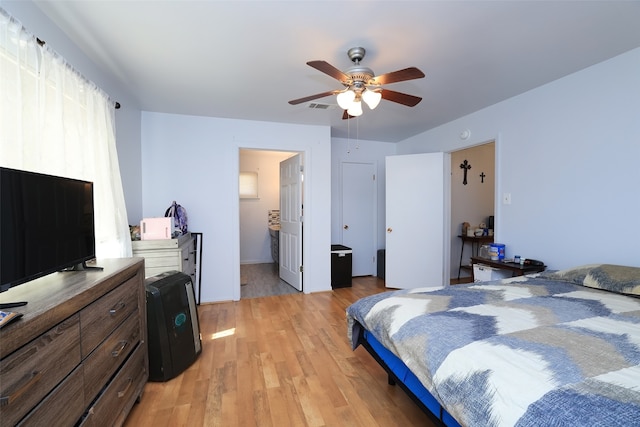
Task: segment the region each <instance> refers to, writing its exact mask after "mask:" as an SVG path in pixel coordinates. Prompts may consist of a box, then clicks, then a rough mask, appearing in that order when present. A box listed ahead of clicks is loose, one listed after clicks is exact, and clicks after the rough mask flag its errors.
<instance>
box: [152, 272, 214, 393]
mask: <svg viewBox="0 0 640 427" xmlns="http://www.w3.org/2000/svg"><path fill="white" fill-rule="evenodd" d="M145 290H146V295H147V330H148V338H147V342H148V347H149V381H167V380H170V379H171V378H174V377H175V376H177V375H178V374H180V373H182V372H183V371H184V370H185V369H187V368H188V367H189V366H191V364H193V362H195V361H196V359H197V358H198V356H199V355H200V353H201V352H202V340H201V338H200V325H199V322H198V311H197V307H196V300H195V295H194V291H193V283H192V281H191V277H189V276H188V275H187V274H184V273H181V272H178V271H168V272H166V273H161V274H158V275H157V276H153V277H149V278H147V279H146V280H145Z"/></svg>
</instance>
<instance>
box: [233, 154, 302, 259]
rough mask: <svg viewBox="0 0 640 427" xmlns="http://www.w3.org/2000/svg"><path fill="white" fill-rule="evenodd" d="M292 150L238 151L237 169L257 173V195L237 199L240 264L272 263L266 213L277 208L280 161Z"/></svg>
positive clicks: (278, 204)
mask: <svg viewBox="0 0 640 427" xmlns="http://www.w3.org/2000/svg"><path fill="white" fill-rule="evenodd" d="M294 154H295V153H291V152H284V151H261V150H240V172H256V173H257V174H258V198H256V199H240V263H241V264H259V263H270V262H273V259H272V257H271V241H270V236H269V230H268V228H267V225H268V216H269V211H270V210H272V209H280V162H281V161H283V160H285V159H288V158H289V157H291V156H293V155H294Z"/></svg>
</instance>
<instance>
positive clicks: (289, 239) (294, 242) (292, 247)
mask: <svg viewBox="0 0 640 427" xmlns="http://www.w3.org/2000/svg"><path fill="white" fill-rule="evenodd" d="M301 158H302V156H301V155H300V154H296V155H295V156H293V157H290V158H288V159H286V160H284V161H282V162H280V278H281V279H282V280H284V281H285V282H287V283H288V284H290V285H291V286H293V287H294V288H296V289H297V290H299V291H302V167H301V166H302V160H301Z"/></svg>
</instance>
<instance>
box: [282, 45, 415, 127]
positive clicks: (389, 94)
mask: <svg viewBox="0 0 640 427" xmlns="http://www.w3.org/2000/svg"><path fill="white" fill-rule="evenodd" d="M365 53H366V51H365V49H364V48H363V47H352V48H351V49H349V50H348V51H347V55H348V56H349V59H351V61H352V62H353V64H354V65H353V66H351V67H350V68H349V69H347V70H346V71H345V72H342V71H340V70H338V69H337V68H336V67H334V66H333V65H331V64H329V63H328V62H326V61H309V62H307V65H309V66H311V67H313V68H315V69H316V70H318V71H321V72H323V73H325V74H327V75H329V76H331V77H333V78H334V79H336V80H338V81H339V82H340V83H342V85H343V86H344V87H345V88H344V89H341V90H330V91H327V92H322V93H317V94H315V95H311V96H305V97H304V98H299V99H294V100H292V101H289V104H291V105H297V104H301V103H303V102H307V101H311V100H314V99H318V98H324V97H325V96H329V95H337V97H336V98H337V99H336V100H337V102H338V105H339V106H340V108H342V109H343V110H344V113H343V115H342V118H343V119H350V118H352V117H357V116H360V115H361V114H362V101H364V102H365V103H366V104H367V105H368V106H369V108H371V109H372V110H373V109H374V108H376V107H377V106H378V104H379V103H380V100H381V99H386V100H387V101H392V102H397V103H398V104H402V105H406V106H408V107H413V106H415V105H417V104H418V103H419V102H420V101H422V98H420V97H419V96H414V95H408V94H406V93H401V92H396V91H393V90H389V89H383V88H382V86H383V85H386V84H389V83H397V82H402V81H406V80H413V79H421V78H423V77H424V73H423V72H422V71H420V70H419V69H418V68H416V67H409V68H405V69H402V70H398V71H393V72H390V73H386V74H382V75H380V76H376V75H375V74H374V73H373V71H372V70H371V68H368V67H364V66H362V65H360V61H362V59H363V58H364V55H365Z"/></svg>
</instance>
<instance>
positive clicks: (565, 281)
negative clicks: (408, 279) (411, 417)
mask: <svg viewBox="0 0 640 427" xmlns="http://www.w3.org/2000/svg"><path fill="white" fill-rule="evenodd" d="M638 295H640V268H638V267H626V266H617V265H609V264H599V265H587V266H581V267H576V268H572V269H568V270H563V271H555V272H543V273H538V274H534V275H529V276H521V277H514V278H509V279H504V280H500V281H492V282H485V283H475V284H468V285H456V286H448V287H445V288H441V289H432V288H422V289H411V290H398V291H389V292H385V293H382V294H376V295H371V296H369V297H365V298H362V299H360V300H358V301H356V302H355V303H354V304H352V305H351V306H349V307H348V308H347V324H348V325H347V326H348V328H347V333H348V336H349V339H350V340H351V343H352V346H353V348H354V350H355V348H357V347H358V346H359V345H362V346H364V347H365V348H366V349H367V350H368V351H369V353H371V354H372V356H373V357H374V358H375V359H376V360H377V361H378V362H379V363H380V364H381V366H383V367H384V368H385V369H386V370H387V372H388V373H389V380H390V383H398V384H400V385H401V386H402V387H403V388H404V389H405V390H406V391H407V392H408V393H409V395H410V396H411V397H412V398H413V399H414V400H415V401H416V403H418V404H419V405H420V406H421V407H422V408H423V409H424V410H425V411H426V412H427V413H429V414H430V416H431V417H432V418H433V419H434V421H435V422H436V424H440V425H446V426H458V425H460V426H482V427H486V426H640V298H638Z"/></svg>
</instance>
